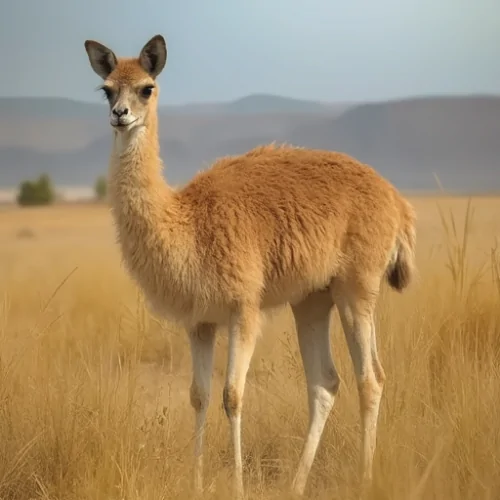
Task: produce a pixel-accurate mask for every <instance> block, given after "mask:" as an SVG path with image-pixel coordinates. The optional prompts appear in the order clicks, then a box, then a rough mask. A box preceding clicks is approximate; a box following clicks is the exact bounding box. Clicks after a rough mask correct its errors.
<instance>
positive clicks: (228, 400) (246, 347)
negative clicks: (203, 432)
mask: <svg viewBox="0 0 500 500" xmlns="http://www.w3.org/2000/svg"><path fill="white" fill-rule="evenodd" d="M260 317H261V315H260V310H259V309H258V308H255V307H249V306H246V307H242V308H241V309H240V310H239V311H238V312H237V313H235V314H234V315H233V317H232V318H231V322H230V325H229V346H228V359H227V371H226V384H225V386H224V394H223V399H224V408H225V410H226V415H227V416H228V418H229V422H230V424H231V437H232V442H233V452H234V486H235V495H236V498H242V497H243V464H242V459H241V410H242V406H243V395H244V392H245V383H246V378H247V373H248V368H249V366H250V361H251V360H252V356H253V353H254V349H255V342H256V339H257V336H258V335H259V330H260Z"/></svg>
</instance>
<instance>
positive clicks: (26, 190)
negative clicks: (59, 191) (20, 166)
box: [17, 174, 55, 206]
mask: <svg viewBox="0 0 500 500" xmlns="http://www.w3.org/2000/svg"><path fill="white" fill-rule="evenodd" d="M54 199H55V190H54V187H53V185H52V182H51V180H50V177H49V176H48V175H45V174H43V175H41V176H40V177H39V178H38V179H37V180H36V181H24V182H22V183H21V185H20V186H19V193H18V195H17V203H18V204H19V205H22V206H29V205H31V206H33V205H49V204H51V203H52V202H53V201H54Z"/></svg>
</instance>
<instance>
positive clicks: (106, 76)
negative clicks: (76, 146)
mask: <svg viewBox="0 0 500 500" xmlns="http://www.w3.org/2000/svg"><path fill="white" fill-rule="evenodd" d="M85 50H86V51H87V54H88V56H89V60H90V65H91V66H92V69H93V70H94V71H95V72H96V73H97V74H98V75H99V76H100V77H101V78H102V79H103V80H104V83H103V85H102V86H101V89H102V91H103V92H104V94H105V96H106V98H107V100H108V102H109V109H110V123H111V126H112V127H113V128H114V129H115V130H116V131H118V132H124V131H130V130H132V129H134V128H136V127H140V126H142V125H144V124H145V123H146V121H147V118H148V115H149V114H150V113H156V103H157V99H158V85H157V83H156V77H157V76H158V75H159V74H160V73H161V71H162V70H163V68H164V66H165V63H166V61H167V46H166V44H165V39H164V38H163V37H162V36H161V35H156V36H154V37H153V38H151V40H149V42H148V43H146V45H144V47H143V48H142V50H141V52H140V54H139V57H138V58H120V59H118V58H117V57H116V56H115V54H114V52H113V51H112V50H110V49H108V48H107V47H105V46H104V45H102V44H101V43H99V42H96V41H94V40H86V41H85Z"/></svg>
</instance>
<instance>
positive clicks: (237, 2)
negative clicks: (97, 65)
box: [0, 0, 500, 104]
mask: <svg viewBox="0 0 500 500" xmlns="http://www.w3.org/2000/svg"><path fill="white" fill-rule="evenodd" d="M0 19H1V29H0V60H1V61H2V76H1V78H0V95H16V96H24V95H36V96H63V97H71V98H77V99H82V100H92V101H95V100H97V99H99V97H98V95H96V93H95V92H94V91H93V89H94V88H95V87H96V86H97V85H98V84H99V79H98V77H97V76H96V75H95V74H94V73H93V72H92V71H91V69H90V66H89V64H88V60H87V56H86V53H85V51H84V47H83V42H84V40H85V39H86V38H94V39H96V40H99V41H100V42H102V43H104V44H105V45H108V46H109V47H110V48H112V49H113V50H114V51H115V52H116V54H117V55H119V56H120V55H122V56H125V55H136V54H137V53H138V52H139V50H140V48H141V47H142V45H143V44H144V43H145V42H146V41H147V40H148V39H149V38H150V37H151V36H153V35H155V34H157V33H161V34H163V35H164V36H165V38H166V39H167V44H168V48H169V57H168V62H167V67H166V69H165V70H164V72H163V73H162V75H161V76H160V85H161V88H162V93H161V101H162V103H164V104H166V103H183V102H191V101H211V100H229V99H233V98H237V97H240V96H243V95H246V94H250V93H261V92H266V93H267V92H269V93H274V94H281V95H286V96H290V97H299V98H308V99H317V100H326V101H346V100H347V101H349V100H366V99H369V100H379V99H387V98H395V97H404V96H408V95H415V94H416V95H423V94H450V93H459V94H461V93H490V94H491V93H494V94H500V0H343V1H340V0H308V1H306V0H246V1H243V0H211V1H210V0H176V1H173V0H135V1H134V2H131V1H127V0H8V1H7V0H0Z"/></svg>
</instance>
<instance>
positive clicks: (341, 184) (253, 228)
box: [179, 145, 414, 307]
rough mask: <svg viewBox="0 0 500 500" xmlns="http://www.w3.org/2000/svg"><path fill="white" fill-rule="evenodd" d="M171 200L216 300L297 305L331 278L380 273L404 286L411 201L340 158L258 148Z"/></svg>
mask: <svg viewBox="0 0 500 500" xmlns="http://www.w3.org/2000/svg"><path fill="white" fill-rule="evenodd" d="M179 199H180V201H181V203H182V204H183V205H184V206H185V207H186V210H189V211H192V213H193V224H194V226H195V233H196V234H197V238H196V242H195V248H193V252H195V253H198V255H199V259H200V261H201V259H202V260H203V269H204V270H205V271H204V276H203V278H202V279H201V283H202V284H203V286H212V287H213V291H212V294H211V297H213V299H214V300H215V299H216V298H217V302H218V301H219V300H222V301H223V302H226V303H227V304H228V305H230V304H231V303H232V301H234V300H242V299H244V298H245V297H250V296H251V295H252V294H254V295H255V297H252V300H253V299H255V298H256V297H261V306H263V307H268V306H275V305H278V304H282V303H286V302H291V303H297V302H300V301H301V300H303V299H304V298H305V297H306V296H307V295H308V294H309V293H311V292H314V291H317V290H321V289H323V288H326V287H327V286H328V285H329V284H330V282H331V281H332V279H337V280H339V281H343V282H346V281H348V280H351V279H352V280H362V279H370V280H372V279H380V277H381V275H383V274H384V273H385V271H386V270H388V271H389V277H390V283H391V285H392V286H394V287H395V288H397V289H403V288H404V287H405V286H406V285H407V284H408V281H409V278H410V275H411V271H412V265H413V261H412V255H411V251H412V250H411V249H412V247H413V244H414V243H413V239H414V235H413V231H414V230H413V221H414V215H413V211H412V208H411V207H410V206H409V205H408V203H407V202H406V201H405V200H404V199H403V198H402V197H401V196H400V195H399V194H398V192H397V191H396V190H395V189H394V187H393V186H392V185H391V184H389V183H388V182H387V181H386V180H385V179H383V178H382V177H381V176H380V175H379V174H377V173H376V172H375V171H374V170H373V169H372V168H371V167H368V166H366V165H363V164H361V163H359V162H358V161H356V160H354V159H353V158H351V157H349V156H347V155H344V154H341V153H333V152H328V151H319V150H310V149H303V148H294V147H291V146H279V147H276V146H274V145H270V146H263V147H258V148H255V149H253V150H251V151H249V152H248V153H246V154H244V155H241V156H235V157H228V158H223V159H221V160H219V161H217V162H216V163H215V164H214V165H213V166H212V167H211V168H210V169H208V170H206V171H203V172H201V173H199V174H198V175H197V176H196V177H195V178H194V179H193V180H192V181H191V182H190V183H189V184H188V185H187V186H186V187H185V188H184V189H182V190H181V191H180V192H179ZM402 248H404V249H407V250H408V252H407V253H403V252H401V254H400V255H402V259H401V260H400V261H399V262H398V265H397V266H396V262H395V261H394V260H393V259H394V258H395V257H396V255H399V254H398V252H399V250H400V249H402ZM229 277H230V279H228V278H229ZM210 284H212V285H210Z"/></svg>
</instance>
